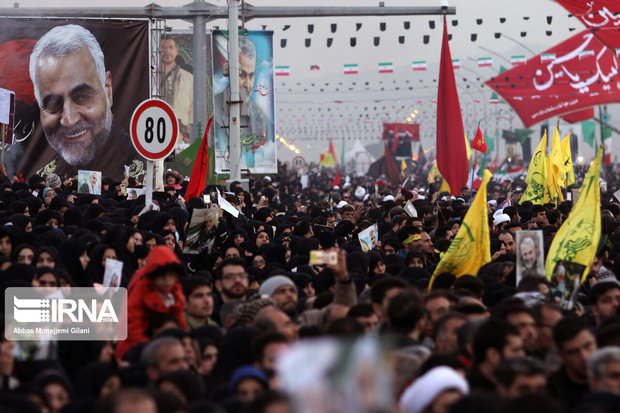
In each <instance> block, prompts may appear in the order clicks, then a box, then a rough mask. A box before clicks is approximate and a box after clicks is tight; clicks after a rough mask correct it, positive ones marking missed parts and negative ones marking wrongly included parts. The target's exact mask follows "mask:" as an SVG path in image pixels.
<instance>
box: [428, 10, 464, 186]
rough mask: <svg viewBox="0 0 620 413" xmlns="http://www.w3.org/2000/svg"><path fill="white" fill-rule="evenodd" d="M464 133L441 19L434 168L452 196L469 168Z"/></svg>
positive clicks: (444, 27) (446, 38)
mask: <svg viewBox="0 0 620 413" xmlns="http://www.w3.org/2000/svg"><path fill="white" fill-rule="evenodd" d="M464 136H465V130H464V129H463V118H462V117H461V105H460V104H459V96H458V93H457V91H456V81H455V79H454V68H453V67H452V55H451V54H450V45H449V44H448V25H447V24H446V17H445V16H444V18H443V43H442V46H441V63H440V65H439V89H438V91H437V145H436V146H437V166H438V167H439V172H441V175H442V176H443V177H444V179H445V180H446V181H447V182H448V185H450V191H451V192H452V195H460V193H461V188H463V187H464V186H465V185H466V184H467V175H468V174H469V170H468V169H469V167H468V161H467V149H466V148H465V139H464Z"/></svg>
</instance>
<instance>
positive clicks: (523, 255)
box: [517, 231, 545, 284]
mask: <svg viewBox="0 0 620 413" xmlns="http://www.w3.org/2000/svg"><path fill="white" fill-rule="evenodd" d="M544 274H545V262H544V251H543V239H542V231H517V284H518V283H519V281H521V279H522V278H523V277H528V276H543V275H544Z"/></svg>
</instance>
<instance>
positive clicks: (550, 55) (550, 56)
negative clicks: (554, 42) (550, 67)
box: [540, 53, 555, 62]
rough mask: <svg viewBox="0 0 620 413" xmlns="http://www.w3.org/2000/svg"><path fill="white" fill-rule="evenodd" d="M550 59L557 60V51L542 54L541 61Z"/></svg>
mask: <svg viewBox="0 0 620 413" xmlns="http://www.w3.org/2000/svg"><path fill="white" fill-rule="evenodd" d="M549 60H555V53H543V54H541V55H540V61H541V62H548V61H549Z"/></svg>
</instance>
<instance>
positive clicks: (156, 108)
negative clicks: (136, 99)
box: [129, 99, 179, 161]
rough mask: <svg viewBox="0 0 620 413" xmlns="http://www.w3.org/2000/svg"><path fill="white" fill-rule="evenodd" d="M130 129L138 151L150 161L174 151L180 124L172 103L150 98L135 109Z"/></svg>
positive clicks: (132, 141)
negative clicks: (171, 105)
mask: <svg viewBox="0 0 620 413" xmlns="http://www.w3.org/2000/svg"><path fill="white" fill-rule="evenodd" d="M129 130H130V133H131V143H132V144H133V146H134V148H136V151H138V153H139V154H140V155H142V156H143V157H144V158H146V159H148V160H149V161H157V160H160V159H164V158H166V157H167V156H168V155H170V153H171V152H172V151H173V149H174V146H175V144H176V141H177V135H178V132H179V125H178V123H177V118H176V116H175V115H174V112H173V110H172V108H171V107H170V105H168V104H167V103H166V102H164V101H163V100H160V99H148V100H145V101H143V102H142V103H140V104H139V105H138V107H137V108H136V110H134V112H133V115H132V116H131V125H130V128H129Z"/></svg>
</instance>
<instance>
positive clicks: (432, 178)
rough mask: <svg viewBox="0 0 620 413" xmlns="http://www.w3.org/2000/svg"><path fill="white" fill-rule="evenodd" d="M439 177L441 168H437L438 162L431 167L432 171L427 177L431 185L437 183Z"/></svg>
mask: <svg viewBox="0 0 620 413" xmlns="http://www.w3.org/2000/svg"><path fill="white" fill-rule="evenodd" d="M438 176H439V167H438V166H437V161H435V162H433V166H431V169H430V171H428V176H427V177H426V181H427V182H428V183H429V184H432V183H433V182H435V179H436V178H437V177H438Z"/></svg>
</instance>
